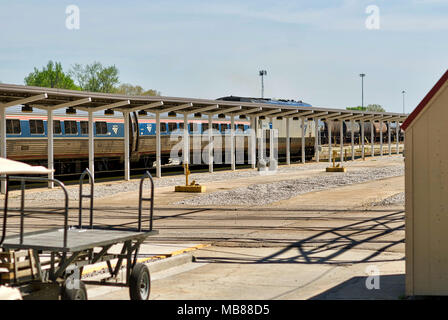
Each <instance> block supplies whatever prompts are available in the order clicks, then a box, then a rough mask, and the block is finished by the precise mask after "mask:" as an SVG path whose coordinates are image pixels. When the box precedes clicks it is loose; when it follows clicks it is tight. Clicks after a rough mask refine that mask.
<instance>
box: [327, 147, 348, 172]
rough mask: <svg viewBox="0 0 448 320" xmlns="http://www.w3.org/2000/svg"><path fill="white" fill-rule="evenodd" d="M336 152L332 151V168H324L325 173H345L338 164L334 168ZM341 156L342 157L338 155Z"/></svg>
mask: <svg viewBox="0 0 448 320" xmlns="http://www.w3.org/2000/svg"><path fill="white" fill-rule="evenodd" d="M337 153H338V152H337V151H333V167H328V168H326V170H325V171H327V172H346V169H345V168H344V167H340V166H339V164H338V165H337V166H336V155H337ZM340 156H342V155H340Z"/></svg>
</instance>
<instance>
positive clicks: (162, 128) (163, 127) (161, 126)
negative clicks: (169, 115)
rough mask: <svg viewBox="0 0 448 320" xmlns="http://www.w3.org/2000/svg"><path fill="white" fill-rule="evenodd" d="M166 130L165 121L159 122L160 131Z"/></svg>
mask: <svg viewBox="0 0 448 320" xmlns="http://www.w3.org/2000/svg"><path fill="white" fill-rule="evenodd" d="M162 132H166V123H165V122H160V133H162Z"/></svg>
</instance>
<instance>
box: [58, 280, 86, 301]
mask: <svg viewBox="0 0 448 320" xmlns="http://www.w3.org/2000/svg"><path fill="white" fill-rule="evenodd" d="M61 299H62V300H87V288H86V285H85V284H84V282H82V281H79V286H78V287H77V288H73V284H72V283H70V285H68V283H67V281H66V282H65V283H64V285H63V286H62V290H61Z"/></svg>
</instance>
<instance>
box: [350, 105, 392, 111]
mask: <svg viewBox="0 0 448 320" xmlns="http://www.w3.org/2000/svg"><path fill="white" fill-rule="evenodd" d="M346 109H347V110H359V111H375V112H386V110H384V108H383V107H382V106H381V105H379V104H369V105H368V106H367V107H362V106H357V107H347V108H346Z"/></svg>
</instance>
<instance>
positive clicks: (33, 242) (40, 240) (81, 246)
mask: <svg viewBox="0 0 448 320" xmlns="http://www.w3.org/2000/svg"><path fill="white" fill-rule="evenodd" d="M156 234H158V231H157V230H153V231H144V232H135V231H129V230H116V229H115V230H110V229H109V230H108V229H99V228H94V229H78V228H70V229H68V230H67V246H64V229H59V228H58V229H50V230H42V231H36V232H29V233H25V234H23V241H22V243H20V235H14V236H9V237H6V239H5V241H4V242H3V244H2V246H3V248H5V249H34V250H42V251H58V252H78V251H82V250H87V249H92V248H95V247H102V246H107V245H110V244H115V243H120V242H124V241H127V240H134V239H145V238H146V237H148V236H151V235H156Z"/></svg>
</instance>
